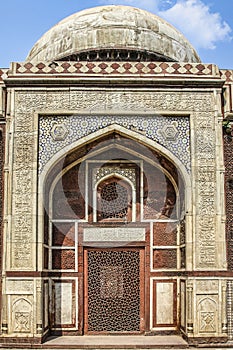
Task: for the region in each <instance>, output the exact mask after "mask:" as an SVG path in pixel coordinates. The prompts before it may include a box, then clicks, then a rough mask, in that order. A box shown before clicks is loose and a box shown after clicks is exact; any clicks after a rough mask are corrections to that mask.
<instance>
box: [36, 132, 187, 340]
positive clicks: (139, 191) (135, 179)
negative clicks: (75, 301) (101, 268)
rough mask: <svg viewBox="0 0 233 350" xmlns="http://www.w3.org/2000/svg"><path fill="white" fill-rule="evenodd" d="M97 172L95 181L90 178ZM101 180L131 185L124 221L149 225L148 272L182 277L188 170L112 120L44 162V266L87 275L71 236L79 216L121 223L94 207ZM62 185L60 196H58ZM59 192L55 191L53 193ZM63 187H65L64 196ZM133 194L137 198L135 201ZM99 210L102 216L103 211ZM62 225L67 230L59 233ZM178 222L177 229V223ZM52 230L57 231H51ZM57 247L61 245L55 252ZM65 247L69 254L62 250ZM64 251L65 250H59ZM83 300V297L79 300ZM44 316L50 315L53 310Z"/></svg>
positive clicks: (91, 222)
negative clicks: (75, 189) (75, 196)
mask: <svg viewBox="0 0 233 350" xmlns="http://www.w3.org/2000/svg"><path fill="white" fill-rule="evenodd" d="M93 164H94V166H93ZM90 169H91V170H90ZM103 169H104V171H103ZM97 173H98V174H97ZM96 174H97V175H96ZM101 174H102V175H101ZM95 176H96V180H93V179H94V177H95ZM101 176H102V177H101ZM72 179H74V185H75V186H77V187H78V191H79V193H78V197H79V199H80V201H79V203H78V205H77V203H76V204H75V205H74V206H73V207H72V204H70V203H71V202H72V200H73V198H71V197H72V196H73V194H72V193H71V192H72V191H73V188H72V189H71V190H70V186H69V185H68V186H67V185H66V184H67V183H69V182H72ZM105 181H106V183H105ZM109 184H110V185H109ZM59 186H60V187H59ZM98 186H99V187H98ZM106 186H110V188H113V186H115V187H116V186H118V187H119V188H121V189H123V192H125V193H126V192H127V191H128V192H127V193H128V195H127V196H128V197H127V198H131V199H130V200H131V203H130V205H129V206H130V214H129V213H127V215H126V217H127V218H130V219H129V220H130V221H131V222H130V223H129V224H133V225H134V226H133V227H142V226H143V225H144V226H143V227H147V228H146V237H149V238H147V239H148V241H147V243H146V244H147V245H148V246H150V249H149V250H150V264H149V268H148V276H149V278H152V277H153V276H152V275H150V273H153V272H155V271H159V272H160V273H162V272H163V271H166V272H167V273H169V271H173V276H174V272H175V271H178V270H179V276H180V273H181V272H182V271H185V270H187V269H190V268H191V264H190V262H191V258H190V257H191V256H192V254H190V253H191V245H190V244H189V243H190V242H191V232H192V231H191V222H190V221H191V220H190V216H191V215H190V214H191V191H190V176H189V174H188V173H187V171H186V169H185V167H184V166H183V164H182V163H181V162H180V161H179V160H178V159H177V158H176V157H175V156H174V155H173V154H171V152H169V151H168V150H166V149H165V148H164V147H163V146H161V145H160V144H158V143H156V142H154V141H151V140H149V139H148V138H146V137H145V136H144V135H141V134H138V133H135V132H132V131H129V130H126V129H124V128H123V127H120V126H118V125H111V126H109V127H107V128H105V129H101V130H99V131H97V132H95V133H93V134H91V135H89V137H85V139H81V140H79V141H76V142H74V143H73V144H72V145H70V146H68V147H67V148H64V149H63V150H62V151H60V152H59V153H57V154H56V155H55V156H54V157H53V158H52V159H51V160H50V162H49V163H48V164H47V165H46V166H45V168H44V170H43V172H42V174H41V176H40V178H39V206H40V220H39V223H40V228H39V229H40V230H39V232H40V242H41V243H42V244H41V247H40V248H41V251H39V252H38V256H39V257H41V259H40V264H41V269H42V270H43V269H44V270H47V271H51V272H54V271H55V272H56V271H57V272H59V273H61V275H62V273H63V272H67V271H69V273H71V274H72V273H80V271H81V275H82V274H84V270H82V269H83V265H82V264H83V262H82V261H81V270H80V268H79V258H78V256H79V253H80V252H81V254H80V255H81V256H82V254H83V251H82V248H80V247H79V250H78V249H77V251H76V250H75V249H76V248H75V247H76V242H78V243H80V241H79V237H78V236H79V231H78V229H77V226H81V225H83V223H84V225H85V224H87V225H89V226H90V225H99V224H101V225H103V224H106V221H107V225H108V224H109V222H110V224H111V227H114V225H116V226H117V225H119V223H120V224H122V220H121V219H120V220H119V219H118V215H117V216H116V217H117V219H116V217H114V215H113V216H111V215H110V216H109V215H107V216H104V217H105V222H103V221H101V222H100V221H98V220H99V219H98V217H99V215H98V210H99V209H98V205H97V199H96V198H94V196H95V194H96V193H99V192H100V190H99V188H100V189H102V188H106ZM40 189H41V191H40ZM56 191H57V192H56ZM61 192H62V196H63V198H61V197H60V193H61ZM56 193H59V195H58V197H56V196H57V194H56ZM67 193H69V195H68V196H70V197H69V198H68V197H67ZM129 194H130V195H129ZM161 196H162V197H161ZM132 198H134V199H133V203H132ZM161 198H162V199H161ZM54 199H55V200H54ZM64 199H65V201H63V200H64ZM59 201H60V203H61V205H60V206H59ZM66 202H67V203H68V202H69V205H70V206H71V207H72V214H71V216H70V213H68V214H67V213H66V214H65V215H62V214H61V213H62V212H61V211H62V210H63V209H64V208H65V206H64V205H63V204H64V203H66ZM65 205H66V204H65ZM74 208H76V209H77V208H78V209H77V210H78V211H79V213H81V214H79V215H76V214H77V213H75V211H76V209H74ZM113 211H114V210H113ZM73 214H74V215H73ZM67 215H68V216H67ZM72 215H73V216H72ZM75 215H76V216H75ZM100 217H103V216H101V215H100ZM106 218H107V219H106ZM126 220H128V219H126ZM68 221H69V222H70V221H72V222H73V226H72V225H71V226H72V227H71V226H69V225H68V226H69V227H68V229H67V222H68ZM120 221H121V222H120ZM57 222H59V223H58V224H57ZM60 223H61V225H60ZM124 223H125V222H124ZM127 223H128V222H127ZM59 225H60V226H59ZM62 225H63V226H62ZM135 225H136V226H135ZM55 226H56V227H55ZM65 226H66V228H65V229H64V230H65V233H63V232H62V230H63V228H64V227H65ZM178 226H179V229H177V227H178ZM185 226H186V228H184V227H185ZM54 227H55V229H54ZM61 227H63V228H61ZM178 231H179V234H180V233H182V237H181V235H180V236H179V237H178V234H177V232H178ZM181 231H182V232H181ZM82 232H83V231H82ZM60 233H61V234H60ZM55 235H57V236H56V237H57V238H54V237H55ZM64 242H65V243H64ZM63 244H64V245H63ZM115 244H116V242H115ZM77 245H78V244H77ZM61 246H62V250H61V251H60V253H58V252H59V249H60V247H61ZM67 246H68V248H67ZM160 246H162V248H160ZM166 246H168V247H167V248H166ZM80 249H81V250H80ZM66 250H67V255H65V254H64V253H66ZM68 250H69V253H68ZM42 252H43V253H42ZM72 252H73V253H72ZM57 254H58V255H57ZM59 254H60V255H59ZM62 254H64V256H63V257H62ZM148 255H149V254H148ZM187 256H188V259H187ZM42 257H43V258H42ZM54 261H55V262H54ZM71 261H74V263H72V262H71ZM177 276H178V275H177ZM84 279H85V278H84ZM174 290H175V289H174ZM59 293H60V292H59ZM59 295H60V294H59ZM80 295H81V292H80V291H79V296H80ZM83 298H84V297H83ZM81 299H82V297H81ZM149 299H150V298H149ZM83 302H84V301H83V300H81V304H82V303H83ZM54 303H56V301H54ZM147 304H148V305H147ZM149 304H150V301H149V300H147V301H145V305H147V307H148V309H150V308H152V306H150V305H149ZM176 305H177V304H176ZM174 308H175V306H173V309H174ZM59 309H60V306H59ZM79 312H80V311H79ZM151 312H153V311H151ZM59 315H60V314H59ZM177 315H178V311H177ZM60 316H61V315H60ZM60 316H59V317H60ZM59 317H58V316H57V318H59ZM61 317H62V316H61ZM73 317H75V316H73ZM174 317H175V316H174ZM48 318H50V319H51V315H50V316H49V317H48ZM77 318H78V319H79V320H80V319H82V321H81V322H80V323H79V324H83V323H85V308H84V311H83V312H81V314H78V316H77ZM55 319H56V317H55ZM177 319H178V316H177V317H175V318H174V322H173V323H174V324H172V326H174V328H175V327H176V323H177V324H178V323H179V321H177ZM54 322H55V321H54ZM60 323H62V322H60ZM152 323H153V322H152ZM152 323H151V324H150V320H149V319H148V320H146V321H145V324H146V326H145V329H146V330H147V331H148V330H150V329H151V328H153V324H152ZM51 327H53V326H51ZM56 327H58V328H59V327H62V325H61V324H59V322H57V324H55V325H54V328H56ZM69 327H71V325H69ZM77 327H78V326H77ZM80 327H81V326H80ZM74 328H75V327H74ZM140 329H141V328H140ZM145 329H144V330H145ZM78 331H79V333H78V334H81V333H82V329H79V330H78ZM84 332H85V331H84ZM87 332H88V331H87Z"/></svg>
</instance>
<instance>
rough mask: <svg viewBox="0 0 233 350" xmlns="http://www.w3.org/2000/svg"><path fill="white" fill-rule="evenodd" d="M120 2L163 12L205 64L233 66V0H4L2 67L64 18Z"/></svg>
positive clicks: (0, 44)
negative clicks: (85, 10)
mask: <svg viewBox="0 0 233 350" xmlns="http://www.w3.org/2000/svg"><path fill="white" fill-rule="evenodd" d="M110 4H120V5H131V6H134V7H140V8H143V9H145V10H148V11H150V12H153V13H155V14H157V15H159V16H160V17H163V18H164V19H166V20H167V21H168V22H170V23H171V24H173V25H174V26H175V27H176V28H177V29H178V30H180V31H181V32H182V33H183V34H184V35H185V36H186V38H187V39H188V40H189V41H190V42H191V43H192V44H193V46H194V47H195V49H196V50H197V52H198V54H199V56H200V57H201V60H202V61H203V62H204V63H215V64H217V65H218V66H219V67H220V68H228V69H233V0H83V1H80V0H2V2H1V5H0V13H1V16H0V67H1V68H7V67H9V66H10V62H12V61H14V62H15V61H16V62H21V61H24V60H25V58H26V56H27V54H28V53H29V51H30V49H31V48H32V46H33V45H34V44H35V42H36V41H37V40H38V39H39V38H40V37H41V36H42V34H44V33H45V32H46V31H47V30H49V29H50V28H51V27H52V26H53V25H55V24H56V23H57V22H59V21H60V20H61V19H63V18H65V17H67V16H69V15H71V14H72V13H74V12H77V11H80V10H83V9H85V8H89V7H94V6H101V5H110Z"/></svg>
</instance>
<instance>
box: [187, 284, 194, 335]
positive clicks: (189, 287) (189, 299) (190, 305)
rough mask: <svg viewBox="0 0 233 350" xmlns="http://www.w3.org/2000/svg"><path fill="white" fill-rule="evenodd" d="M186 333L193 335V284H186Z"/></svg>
mask: <svg viewBox="0 0 233 350" xmlns="http://www.w3.org/2000/svg"><path fill="white" fill-rule="evenodd" d="M187 331H188V333H193V284H192V283H190V282H188V283H187Z"/></svg>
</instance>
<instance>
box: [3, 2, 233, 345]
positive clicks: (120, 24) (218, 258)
mask: <svg viewBox="0 0 233 350" xmlns="http://www.w3.org/2000/svg"><path fill="white" fill-rule="evenodd" d="M232 84H233V71H230V70H220V69H219V68H218V67H217V66H215V65H213V64H204V63H202V62H201V61H200V59H199V57H198V55H197V54H196V52H195V50H194V49H193V48H192V46H191V45H190V44H189V43H188V42H187V40H186V39H185V38H184V37H183V36H182V34H180V33H179V32H178V31H177V30H176V29H174V28H173V27H172V26H170V25H169V24H168V23H167V22H165V21H163V20H162V19H161V18H159V17H157V16H155V15H152V14H150V13H148V12H146V11H142V10H139V9H135V8H131V7H126V6H106V7H97V8H94V9H89V10H85V11H81V12H80V13H77V14H74V15H72V16H71V17H68V18H67V19H65V20H63V21H62V22H60V23H59V24H58V25H57V26H55V27H53V28H52V29H51V30H50V31H48V32H47V33H46V34H45V35H44V36H43V37H42V38H41V39H40V40H39V41H38V42H37V43H36V44H35V46H34V47H33V48H32V50H31V52H30V53H29V55H28V57H27V59H26V60H25V62H21V63H18V62H14V63H12V64H11V67H10V68H9V69H2V70H0V92H1V94H0V124H1V125H0V154H1V172H0V215H1V216H0V217H1V220H0V230H1V231H0V232H1V240H0V248H1V260H0V268H1V271H2V274H1V285H0V292H1V298H0V305H1V311H0V312H1V314H0V317H1V328H0V339H1V342H2V343H8V342H12V341H14V342H18V343H20V342H21V343H23V342H28V343H41V342H43V341H44V340H45V339H46V337H47V336H48V335H51V334H54V335H61V334H63V335H79V336H81V335H83V334H101V335H104V334H141V335H142V336H143V335H147V334H150V335H153V334H167V333H168V332H169V333H176V334H177V333H178V334H181V335H182V336H183V337H185V339H187V340H188V342H189V343H191V344H198V343H201V342H207V341H208V342H210V341H213V342H227V341H228V340H231V339H232V337H233V315H232V312H233V311H232V303H233V300H232V298H233V295H232V288H233V279H232V276H233V274H232V269H233V263H232V261H233V260H232V256H233V255H232V254H233V251H232V250H233V243H232V239H233V236H232V230H233V208H232V188H233V185H232V183H233V166H232V152H231V149H232V142H233V141H232V126H231V125H232V120H233V111H232V102H233V95H232V91H233V90H232Z"/></svg>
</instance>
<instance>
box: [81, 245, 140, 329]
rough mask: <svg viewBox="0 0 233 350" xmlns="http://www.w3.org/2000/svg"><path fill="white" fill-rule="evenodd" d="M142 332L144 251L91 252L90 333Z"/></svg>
mask: <svg viewBox="0 0 233 350" xmlns="http://www.w3.org/2000/svg"><path fill="white" fill-rule="evenodd" d="M139 331H140V251H139V250H131V251H130V250H122V249H121V250H115V251H114V250H109V251H107V250H104V251H100V250H99V251H98V250H96V251H88V332H108V333H114V332H139Z"/></svg>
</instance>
